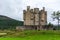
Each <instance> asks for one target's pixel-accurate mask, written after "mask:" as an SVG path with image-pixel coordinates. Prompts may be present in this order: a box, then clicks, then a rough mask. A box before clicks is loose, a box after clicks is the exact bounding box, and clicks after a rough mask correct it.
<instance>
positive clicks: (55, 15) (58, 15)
mask: <svg viewBox="0 0 60 40" xmlns="http://www.w3.org/2000/svg"><path fill="white" fill-rule="evenodd" d="M52 18H53V20H55V19H56V20H58V27H59V21H60V11H57V12H55V11H54V12H53V14H52Z"/></svg>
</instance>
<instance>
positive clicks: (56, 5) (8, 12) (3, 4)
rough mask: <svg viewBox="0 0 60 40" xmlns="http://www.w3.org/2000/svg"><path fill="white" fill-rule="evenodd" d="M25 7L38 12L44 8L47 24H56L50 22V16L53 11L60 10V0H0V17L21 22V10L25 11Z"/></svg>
mask: <svg viewBox="0 0 60 40" xmlns="http://www.w3.org/2000/svg"><path fill="white" fill-rule="evenodd" d="M26 6H31V8H35V7H38V8H40V10H41V9H42V7H45V8H46V11H47V14H48V17H47V18H48V22H51V23H53V24H56V23H57V21H53V20H52V18H51V14H52V12H53V11H58V10H60V0H0V15H5V16H8V17H11V18H14V19H17V20H23V10H24V9H26Z"/></svg>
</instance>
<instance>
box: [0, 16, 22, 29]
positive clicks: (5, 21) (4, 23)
mask: <svg viewBox="0 0 60 40" xmlns="http://www.w3.org/2000/svg"><path fill="white" fill-rule="evenodd" d="M10 26H23V21H18V20H15V19H12V18H9V17H7V16H3V15H0V29H1V28H3V29H4V28H8V27H9V28H11V27H10ZM12 28H13V27H12Z"/></svg>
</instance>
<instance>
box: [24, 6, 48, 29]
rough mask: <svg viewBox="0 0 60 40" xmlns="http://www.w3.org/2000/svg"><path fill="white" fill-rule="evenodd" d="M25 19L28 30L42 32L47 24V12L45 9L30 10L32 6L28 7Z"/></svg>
mask: <svg viewBox="0 0 60 40" xmlns="http://www.w3.org/2000/svg"><path fill="white" fill-rule="evenodd" d="M23 19H24V26H25V27H26V28H27V29H36V30H42V29H44V27H45V25H46V24H47V11H45V7H43V9H42V10H39V8H34V9H30V6H27V9H26V10H23Z"/></svg>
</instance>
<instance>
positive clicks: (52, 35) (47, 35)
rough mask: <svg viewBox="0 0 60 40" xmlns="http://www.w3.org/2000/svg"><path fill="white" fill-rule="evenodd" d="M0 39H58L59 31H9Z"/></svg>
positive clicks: (59, 39)
mask: <svg viewBox="0 0 60 40" xmlns="http://www.w3.org/2000/svg"><path fill="white" fill-rule="evenodd" d="M0 40H60V31H52V30H49V31H36V30H32V31H31V30H29V31H23V32H10V33H8V34H7V35H6V36H3V37H0Z"/></svg>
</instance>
